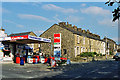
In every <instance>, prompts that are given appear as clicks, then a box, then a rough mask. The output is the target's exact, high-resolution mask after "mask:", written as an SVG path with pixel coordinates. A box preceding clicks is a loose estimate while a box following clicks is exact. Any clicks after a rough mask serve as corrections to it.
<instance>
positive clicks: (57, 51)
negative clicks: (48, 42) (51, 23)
mask: <svg viewBox="0 0 120 80" xmlns="http://www.w3.org/2000/svg"><path fill="white" fill-rule="evenodd" d="M54 56H55V59H59V57H60V56H61V33H55V34H54Z"/></svg>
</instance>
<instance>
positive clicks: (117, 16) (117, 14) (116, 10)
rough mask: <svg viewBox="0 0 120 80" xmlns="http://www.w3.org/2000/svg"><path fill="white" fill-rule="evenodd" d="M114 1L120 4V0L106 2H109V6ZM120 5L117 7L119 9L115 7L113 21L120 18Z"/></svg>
mask: <svg viewBox="0 0 120 80" xmlns="http://www.w3.org/2000/svg"><path fill="white" fill-rule="evenodd" d="M114 3H117V4H118V5H119V3H120V0H119V1H118V2H117V1H116V0H113V1H112V2H111V0H109V1H107V2H106V3H105V4H108V6H113V4H114ZM119 8H120V6H118V7H117V9H114V11H113V12H112V13H113V20H112V21H113V22H115V21H116V20H117V19H118V20H119V11H120V9H119Z"/></svg>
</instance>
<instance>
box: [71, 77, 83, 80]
mask: <svg viewBox="0 0 120 80" xmlns="http://www.w3.org/2000/svg"><path fill="white" fill-rule="evenodd" d="M78 78H81V76H77V77H75V78H74V79H78ZM74 79H70V80H74Z"/></svg>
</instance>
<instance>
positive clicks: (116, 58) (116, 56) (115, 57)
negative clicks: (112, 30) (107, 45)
mask: <svg viewBox="0 0 120 80" xmlns="http://www.w3.org/2000/svg"><path fill="white" fill-rule="evenodd" d="M113 59H115V60H116V61H118V60H120V52H119V53H116V54H115V55H114V56H113Z"/></svg>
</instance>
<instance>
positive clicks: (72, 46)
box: [40, 22, 105, 58]
mask: <svg viewBox="0 0 120 80" xmlns="http://www.w3.org/2000/svg"><path fill="white" fill-rule="evenodd" d="M54 33H61V51H62V56H67V55H68V56H69V57H70V58H74V57H76V56H77V55H80V53H82V52H97V53H102V54H105V41H103V40H101V39H100V36H99V35H96V34H93V33H91V32H90V31H89V30H87V31H86V30H82V29H81V28H77V26H72V24H69V23H68V22H67V23H66V22H60V23H59V24H54V25H52V26H51V27H50V28H49V29H47V30H46V31H45V32H44V33H42V34H41V35H40V37H43V38H49V39H51V44H49V45H48V44H46V43H42V44H41V50H42V52H43V53H46V54H52V55H53V44H54V43H53V42H54V41H53V40H54ZM64 51H66V53H64Z"/></svg>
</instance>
